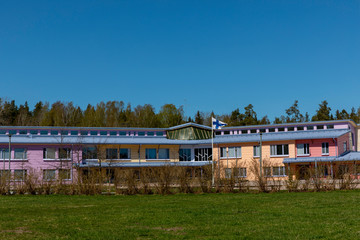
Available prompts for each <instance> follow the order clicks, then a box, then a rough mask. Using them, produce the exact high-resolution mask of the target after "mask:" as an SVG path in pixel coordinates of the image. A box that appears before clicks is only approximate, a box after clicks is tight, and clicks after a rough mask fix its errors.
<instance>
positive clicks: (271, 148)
mask: <svg viewBox="0 0 360 240" xmlns="http://www.w3.org/2000/svg"><path fill="white" fill-rule="evenodd" d="M286 145H287V149H288V153H287V154H285V146H286ZM277 146H281V149H282V154H279V155H278V154H277ZM274 151H275V154H274ZM283 156H289V144H275V145H270V157H283Z"/></svg>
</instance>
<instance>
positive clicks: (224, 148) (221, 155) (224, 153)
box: [220, 147, 227, 158]
mask: <svg viewBox="0 0 360 240" xmlns="http://www.w3.org/2000/svg"><path fill="white" fill-rule="evenodd" d="M226 156H227V155H226V147H222V148H220V157H222V158H225V157H226Z"/></svg>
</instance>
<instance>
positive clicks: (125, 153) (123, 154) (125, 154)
mask: <svg viewBox="0 0 360 240" xmlns="http://www.w3.org/2000/svg"><path fill="white" fill-rule="evenodd" d="M119 153H120V159H130V158H131V157H130V149H128V148H120V151H119Z"/></svg>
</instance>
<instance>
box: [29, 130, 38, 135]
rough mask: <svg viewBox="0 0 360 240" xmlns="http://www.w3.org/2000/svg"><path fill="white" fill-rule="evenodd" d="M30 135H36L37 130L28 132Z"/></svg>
mask: <svg viewBox="0 0 360 240" xmlns="http://www.w3.org/2000/svg"><path fill="white" fill-rule="evenodd" d="M30 134H31V135H37V134H38V130H30Z"/></svg>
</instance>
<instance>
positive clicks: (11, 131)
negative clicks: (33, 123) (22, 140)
mask: <svg viewBox="0 0 360 240" xmlns="http://www.w3.org/2000/svg"><path fill="white" fill-rule="evenodd" d="M16 132H17V131H16V130H9V134H11V135H15V134H16Z"/></svg>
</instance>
